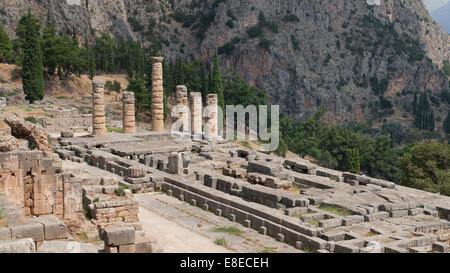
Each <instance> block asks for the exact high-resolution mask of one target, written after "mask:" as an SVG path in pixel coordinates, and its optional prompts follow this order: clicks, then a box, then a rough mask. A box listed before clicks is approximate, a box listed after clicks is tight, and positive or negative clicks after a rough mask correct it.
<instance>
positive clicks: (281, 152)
mask: <svg viewBox="0 0 450 273" xmlns="http://www.w3.org/2000/svg"><path fill="white" fill-rule="evenodd" d="M287 151H288V147H287V144H286V141H285V140H284V139H283V138H282V137H280V143H279V144H278V148H277V149H276V150H275V151H274V154H276V155H278V156H281V157H286V154H287Z"/></svg>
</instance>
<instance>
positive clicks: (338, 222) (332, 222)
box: [319, 218, 342, 228]
mask: <svg viewBox="0 0 450 273" xmlns="http://www.w3.org/2000/svg"><path fill="white" fill-rule="evenodd" d="M319 226H320V227H321V228H334V227H340V226H342V218H333V219H327V220H321V221H319Z"/></svg>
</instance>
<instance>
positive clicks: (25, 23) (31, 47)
mask: <svg viewBox="0 0 450 273" xmlns="http://www.w3.org/2000/svg"><path fill="white" fill-rule="evenodd" d="M40 29H41V25H40V24H39V21H38V19H37V18H36V17H34V16H33V15H32V14H30V13H28V14H25V15H23V16H22V18H20V21H19V26H18V27H17V31H16V34H17V37H18V38H19V39H20V40H21V42H20V45H21V50H22V52H23V60H22V75H23V77H22V82H23V91H24V93H25V94H26V96H27V99H28V100H29V101H30V102H34V101H36V100H42V98H43V97H44V73H43V65H42V52H41V46H40V39H41V37H40Z"/></svg>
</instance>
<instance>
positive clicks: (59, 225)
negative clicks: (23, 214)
mask: <svg viewBox="0 0 450 273" xmlns="http://www.w3.org/2000/svg"><path fill="white" fill-rule="evenodd" d="M40 218H43V219H42V220H41V223H42V224H43V225H44V236H45V240H55V239H66V238H67V236H68V234H67V226H66V225H65V224H64V223H63V222H62V221H61V220H59V219H58V218H56V217H55V216H48V217H47V216H46V217H40Z"/></svg>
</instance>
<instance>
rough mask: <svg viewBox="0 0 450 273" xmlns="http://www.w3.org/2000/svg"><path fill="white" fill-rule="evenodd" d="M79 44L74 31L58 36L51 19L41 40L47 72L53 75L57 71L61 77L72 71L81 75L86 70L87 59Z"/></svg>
mask: <svg viewBox="0 0 450 273" xmlns="http://www.w3.org/2000/svg"><path fill="white" fill-rule="evenodd" d="M78 44H79V42H78V38H77V36H76V34H75V33H74V32H73V33H72V34H71V35H64V36H60V37H58V36H57V35H56V28H55V25H54V23H53V22H52V21H49V22H48V23H47V25H46V26H45V28H44V31H43V36H42V40H41V48H42V52H43V66H44V68H45V70H46V73H47V74H48V75H53V74H54V73H55V72H57V74H58V75H59V76H60V77H61V76H63V75H64V76H67V75H69V74H70V73H76V74H77V75H79V74H80V73H81V72H82V71H83V70H84V66H85V60H84V59H83V57H82V50H81V49H80V48H79V45H78Z"/></svg>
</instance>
